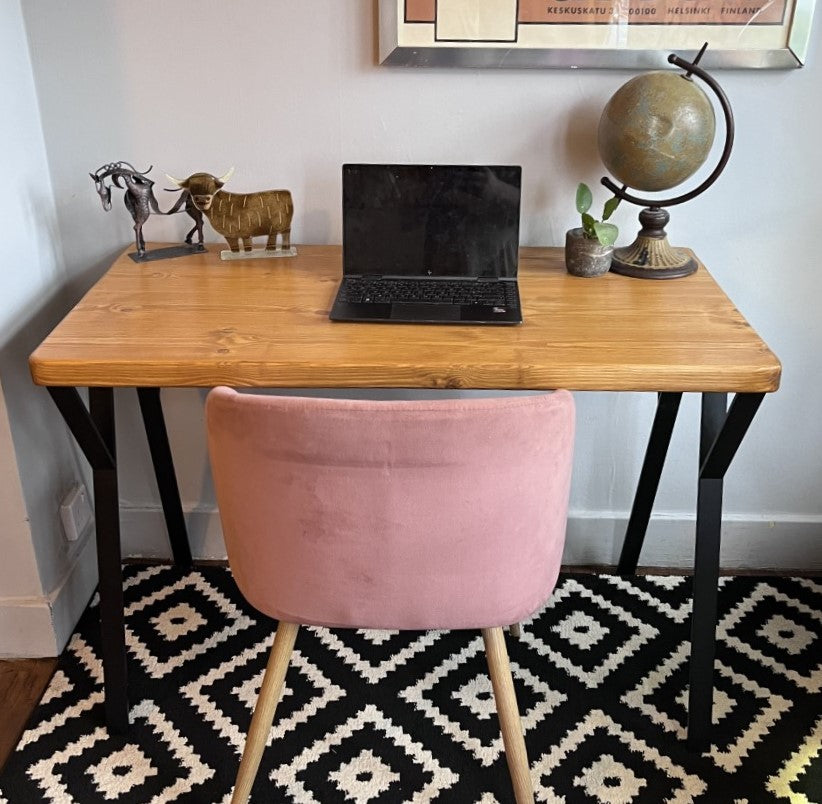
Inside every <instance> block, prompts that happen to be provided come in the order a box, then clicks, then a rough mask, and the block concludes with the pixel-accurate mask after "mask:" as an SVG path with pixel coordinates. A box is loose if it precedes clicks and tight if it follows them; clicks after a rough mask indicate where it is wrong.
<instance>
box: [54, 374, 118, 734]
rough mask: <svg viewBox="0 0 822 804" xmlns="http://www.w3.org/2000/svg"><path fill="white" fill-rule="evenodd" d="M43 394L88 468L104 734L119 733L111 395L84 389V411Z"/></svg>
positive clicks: (61, 393) (64, 396)
mask: <svg viewBox="0 0 822 804" xmlns="http://www.w3.org/2000/svg"><path fill="white" fill-rule="evenodd" d="M48 390H49V393H50V394H51V396H52V399H54V402H55V404H56V405H57V408H58V409H59V410H60V413H61V414H62V415H63V418H64V419H65V420H66V424H67V425H68V427H69V429H70V430H71V432H72V434H73V435H74V438H75V439H76V440H77V443H78V445H79V446H80V449H81V450H82V451H83V453H84V455H85V456H86V458H87V460H88V462H89V463H90V464H91V468H92V473H93V478H94V513H95V524H96V532H97V567H98V572H99V582H98V591H99V593H100V632H101V633H100V654H101V657H102V660H103V681H104V693H105V712H106V724H107V725H108V729H109V732H110V733H112V734H116V733H123V732H125V731H126V730H127V729H128V675H127V668H126V642H125V624H124V615H123V570H122V565H121V556H120V500H119V493H118V489H117V459H116V454H117V453H116V448H115V438H114V391H113V389H112V388H90V389H89V408H88V410H87V409H86V406H85V405H84V404H83V400H82V399H81V398H80V395H79V393H78V392H77V389H76V388H58V387H50V388H49V389H48Z"/></svg>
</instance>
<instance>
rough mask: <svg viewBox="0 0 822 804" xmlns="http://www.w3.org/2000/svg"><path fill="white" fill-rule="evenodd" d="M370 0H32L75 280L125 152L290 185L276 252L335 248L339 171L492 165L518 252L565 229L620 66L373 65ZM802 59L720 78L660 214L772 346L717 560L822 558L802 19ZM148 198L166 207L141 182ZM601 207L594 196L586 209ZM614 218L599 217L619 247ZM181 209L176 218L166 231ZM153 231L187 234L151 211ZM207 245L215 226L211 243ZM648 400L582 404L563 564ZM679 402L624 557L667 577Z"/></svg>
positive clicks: (813, 187)
mask: <svg viewBox="0 0 822 804" xmlns="http://www.w3.org/2000/svg"><path fill="white" fill-rule="evenodd" d="M375 14H376V12H375V3H373V2H370V0H368V1H366V0H338V1H337V2H333V3H331V2H328V0H303V2H300V3H294V2H286V1H285V0H245V2H242V3H232V4H230V6H229V5H228V4H226V3H224V2H219V0H205V1H204V0H200V1H199V2H194V0H185V1H182V0H178V2H175V3H165V2H162V1H161V0H143V2H140V3H131V2H126V1H125V0H117V1H116V2H115V1H114V0H86V2H84V3H82V4H77V3H71V4H70V3H66V2H59V1H58V0H40V1H39V2H37V3H30V4H27V5H26V7H25V18H26V24H27V29H28V34H29V40H30V47H31V53H32V61H33V67H34V76H35V80H36V84H37V89H38V94H39V99H40V108H41V114H42V123H43V131H44V135H45V142H46V150H47V153H48V158H49V166H50V174H51V180H52V185H53V188H54V193H55V198H56V211H57V219H56V224H57V231H58V233H59V238H60V242H61V243H62V255H63V259H64V261H65V265H66V267H67V269H68V272H69V276H70V277H71V279H72V282H73V283H74V284H73V285H72V286H71V290H73V291H75V292H76V291H78V290H79V289H80V288H82V287H83V286H85V285H86V284H88V283H90V282H91V281H92V280H93V279H94V277H95V276H97V275H98V274H99V272H100V271H101V270H102V268H103V267H104V266H105V264H106V263H107V261H108V260H110V258H111V256H112V255H113V254H114V253H115V252H116V251H117V249H119V248H120V247H122V246H123V245H125V244H127V243H128V242H129V239H130V237H131V228H130V221H129V218H128V216H127V214H126V213H125V210H123V209H122V208H121V201H120V200H119V199H115V208H114V210H113V211H112V212H110V213H108V214H106V213H103V211H102V209H101V208H100V205H99V202H98V200H97V198H96V195H95V194H94V192H93V188H92V186H91V181H90V179H89V178H88V175H87V173H88V171H90V170H93V169H95V168H96V167H97V166H98V165H100V164H102V163H103V162H107V161H111V160H116V159H126V160H129V161H131V162H133V163H134V164H135V165H137V166H138V167H139V168H141V169H142V168H143V167H147V166H148V165H150V164H153V165H154V166H155V168H154V172H153V173H152V176H154V177H155V179H156V180H157V182H158V187H162V186H164V184H163V178H162V174H163V172H168V173H171V174H172V175H176V176H178V177H183V176H185V175H188V174H189V173H191V172H194V171H196V170H207V171H210V172H213V173H222V172H224V171H225V170H227V169H228V167H229V166H231V165H236V168H237V170H236V174H235V177H234V178H233V179H232V180H231V189H234V190H236V191H239V192H243V191H251V190H255V189H263V188H266V187H272V186H278V187H288V188H290V189H291V190H292V192H293V195H294V198H295V203H296V213H295V220H294V240H295V241H296V242H298V243H299V242H302V243H339V242H340V238H341V227H340V203H339V198H340V165H341V163H343V162H344V161H357V160H362V161H402V162H406V161H407V162H427V161H432V162H479V163H483V162H510V163H517V164H521V165H522V166H523V176H524V194H523V214H522V224H523V225H522V242H523V244H525V245H559V244H561V243H562V242H563V236H564V232H565V230H566V229H567V228H569V227H570V226H572V225H574V224H575V214H574V212H573V193H574V188H575V186H576V184H577V182H579V181H580V180H585V181H587V182H589V184H592V185H595V184H596V183H597V182H598V179H599V177H600V176H601V174H602V167H601V165H600V162H599V159H598V157H597V154H596V145H595V130H596V122H597V120H598V117H599V114H600V111H601V109H602V107H603V106H604V104H605V102H606V101H607V99H608V98H609V97H610V95H611V94H612V93H613V92H614V91H615V90H616V89H617V88H618V87H619V86H620V85H621V84H622V83H623V82H624V81H625V80H626V79H627V78H628V77H629V75H630V73H626V72H616V71H599V72H594V71H582V70H577V71H566V70H555V71H475V70H413V69H402V68H392V69H388V68H382V67H378V66H376V41H375V37H376V34H375V31H376V18H375ZM819 16H822V15H817V20H816V23H815V35H814V37H813V42H812V47H811V53H810V60H809V63H808V65H807V66H806V67H805V68H803V69H801V70H795V71H790V72H752V71H738V72H721V73H718V74H717V75H718V78H719V79H720V81H721V82H722V84H723V86H724V88H725V90H726V91H727V94H728V95H729V96H730V98H731V100H732V103H733V105H734V111H735V114H736V122H737V144H736V148H735V151H734V153H733V156H732V158H731V162H730V165H729V167H728V169H727V170H726V172H725V173H724V175H723V176H722V177H721V179H720V181H719V182H718V183H717V184H716V185H715V187H714V188H712V189H711V190H710V191H709V192H708V193H707V194H706V195H704V196H702V197H700V198H699V199H697V200H695V201H693V202H691V203H689V204H687V205H685V206H683V207H679V208H677V209H676V210H674V211H673V216H672V224H671V226H670V227H669V232H670V236H671V240H672V242H673V244H674V245H687V246H691V247H693V248H694V249H695V250H696V251H697V253H698V254H699V255H700V256H701V258H702V259H703V260H704V261H705V262H706V263H707V265H708V266H709V267H710V268H711V270H712V271H713V273H714V275H715V276H716V278H717V279H718V280H719V282H720V284H721V285H722V286H723V287H724V288H725V289H726V291H727V292H728V293H729V294H730V296H731V297H732V298H733V299H734V301H735V302H736V304H737V305H738V307H739V308H740V309H741V310H742V312H743V313H744V314H745V315H746V316H747V317H748V319H749V320H750V321H751V323H752V324H753V325H754V326H755V327H756V328H757V330H758V331H759V332H760V333H761V335H762V336H763V337H764V338H765V340H766V341H767V342H768V343H769V344H770V345H771V347H772V348H773V349H774V351H775V352H776V353H777V354H778V355H779V357H780V358H781V359H782V361H783V364H784V380H783V387H782V390H781V391H780V392H779V393H777V394H775V395H773V397H772V398H768V399H767V400H766V402H765V404H764V406H763V408H762V410H761V412H760V414H759V415H758V417H757V419H756V421H755V423H754V426H753V428H752V430H751V432H750V434H749V437H748V438H747V439H746V442H745V444H744V445H743V447H742V449H741V450H740V453H739V455H738V457H737V460H736V462H735V464H734V466H733V467H732V469H731V471H730V472H729V475H728V482H727V493H726V506H725V510H726V513H727V517H728V519H729V522H730V527H729V528H728V529H727V531H726V533H727V537H728V538H727V539H726V543H725V550H724V553H723V561H724V563H725V564H726V565H729V566H739V565H741V566H792V567H811V566H815V567H819V566H822V526H821V525H820V523H822V502H821V501H820V500H822V496H821V495H820V494H819V489H820V484H822V461H820V458H819V455H820V452H822V419H820V418H819V417H818V416H816V415H815V414H816V408H817V405H816V400H818V399H819V398H820V396H821V395H822V379H820V373H819V372H818V370H817V366H818V350H819V347H820V345H822V323H820V318H819V317H818V316H817V315H816V304H817V299H820V298H822V272H820V270H819V268H818V265H817V262H818V260H817V252H818V247H817V245H816V241H817V232H818V224H817V223H816V222H815V218H816V217H817V210H816V205H815V200H816V199H817V198H818V197H819V187H820V184H821V183H822V159H821V158H820V155H819V154H820V149H819V146H818V141H819V136H820V134H819V132H820V131H822V106H820V105H819V103H818V102H817V101H816V99H817V97H818V92H819V86H820V84H822V53H820V52H819V50H820V47H819V46H820V42H819V39H820V37H819V35H818V34H819V30H820V21H819V19H818V17H819ZM158 195H159V196H161V197H162V196H164V194H163V193H161V192H158ZM603 200H604V198H603ZM635 215H636V210H632V209H630V208H627V207H623V208H621V209H620V210H619V211H618V214H617V223H619V224H620V225H621V226H622V227H623V230H624V232H625V234H624V237H623V241H626V242H627V241H628V240H630V239H631V238H632V237H633V232H634V231H635V227H636V223H635V221H636V218H635ZM186 220H187V219H186ZM146 228H147V230H148V236H149V238H151V239H155V240H163V239H167V240H174V239H178V238H179V237H180V235H181V233H183V232H184V231H185V229H186V228H187V222H186V221H184V220H182V219H176V220H160V219H157V220H153V221H151V222H150V223H149V225H148V226H147V227H146ZM212 240H214V241H216V240H217V238H216V237H212ZM164 399H165V402H166V406H167V416H168V421H169V428H170V431H171V434H172V436H171V437H172V448H173V449H174V451H175V455H176V459H177V467H178V474H179V477H180V481H181V486H182V490H183V495H184V498H185V504H186V507H187V508H188V509H189V510H192V511H193V512H194V513H193V514H192V516H191V524H192V527H193V532H194V538H195V542H196V543H195V549H196V551H197V552H198V553H200V554H205V555H213V554H220V553H221V551H222V545H221V542H220V540H219V531H218V528H217V527H216V521H215V517H214V515H213V511H214V503H213V495H212V492H211V487H210V480H209V477H208V469H207V462H206V459H205V449H204V444H203V434H202V401H203V394H202V392H199V391H194V390H176V391H175V390H171V391H168V392H166V393H165V395H164ZM654 401H655V400H654V398H653V397H652V395H616V394H580V395H578V404H579V436H578V448H577V457H576V472H575V482H574V488H573V493H572V494H573V496H572V508H573V509H574V512H575V516H574V519H573V521H572V527H571V530H570V534H569V543H568V550H567V553H566V557H567V559H568V560H571V561H579V562H594V561H597V562H599V561H604V562H610V561H612V560H613V559H614V558H615V555H616V551H617V545H618V542H619V533H620V531H619V528H620V527H621V519H623V518H624V517H625V515H626V512H627V510H628V508H629V507H630V502H631V495H632V492H633V488H634V484H635V481H636V476H637V473H638V470H639V465H640V461H641V456H642V453H643V450H644V445H645V440H646V438H647V433H648V429H649V426H650V421H651V418H652V415H653V407H654ZM697 411H698V403H697V400H696V399H695V398H693V399H687V400H686V401H685V402H684V403H683V410H682V412H681V414H680V416H681V418H680V422H679V423H678V425H677V429H676V432H675V436H674V442H673V444H672V451H671V455H670V461H669V465H668V467H667V468H666V472H665V475H664V477H663V482H662V486H661V489H660V494H659V499H658V506H657V513H658V515H659V522H658V523H657V524H656V525H655V526H653V530H652V533H651V536H650V537H649V545H648V549H647V551H646V552H645V553H644V554H643V560H644V561H647V562H649V563H656V564H675V563H680V564H687V563H688V561H689V560H690V556H691V549H692V548H691V542H692V526H691V524H690V519H689V518H690V516H691V512H692V511H693V506H694V501H695V472H696V438H695V435H696V429H697ZM118 412H119V414H120V422H119V423H120V427H119V431H118V433H119V436H120V439H121V442H122V444H121V447H120V452H121V455H123V456H127V460H125V461H124V462H123V463H124V466H123V477H122V497H123V502H124V505H125V507H126V509H127V510H126V515H125V517H124V539H125V544H126V550H127V551H128V552H131V553H137V554H150V553H157V552H161V551H165V550H166V548H165V545H164V535H163V533H162V529H161V528H160V527H159V526H158V523H159V521H160V520H159V515H158V514H157V509H158V502H157V495H156V492H155V490H154V488H153V482H152V479H151V470H150V463H149V460H148V454H147V449H146V447H145V444H144V439H143V437H142V434H141V432H140V422H139V416H138V414H137V412H136V406H135V404H134V402H133V399H132V395H131V394H128V393H126V392H121V393H119V394H118Z"/></svg>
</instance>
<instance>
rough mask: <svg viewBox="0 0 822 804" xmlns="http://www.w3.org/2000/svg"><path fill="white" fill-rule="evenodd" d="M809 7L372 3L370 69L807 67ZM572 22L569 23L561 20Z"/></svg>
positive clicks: (602, 1) (765, 1) (500, 0)
mask: <svg viewBox="0 0 822 804" xmlns="http://www.w3.org/2000/svg"><path fill="white" fill-rule="evenodd" d="M814 5H815V0H379V6H378V11H379V62H380V64H383V65H387V66H406V67H465V68H476V67H497V68H572V69H573V68H580V67H586V68H615V69H643V68H644V69H657V68H662V67H668V66H669V65H668V62H667V57H668V54H669V53H671V52H676V53H678V54H679V55H681V56H683V57H685V58H688V57H692V56H694V55H695V54H696V52H697V51H698V50H699V49H700V47H701V46H702V44H703V43H704V42H707V43H708V50H707V52H706V54H705V56H704V58H703V59H702V61H701V62H700V63H701V65H702V66H703V67H705V68H707V69H715V68H745V69H763V68H764V69H788V68H795V67H801V66H802V65H803V64H804V63H805V60H806V57H807V51H808V45H809V40H810V33H811V23H812V20H813V13H814ZM570 20H573V21H570Z"/></svg>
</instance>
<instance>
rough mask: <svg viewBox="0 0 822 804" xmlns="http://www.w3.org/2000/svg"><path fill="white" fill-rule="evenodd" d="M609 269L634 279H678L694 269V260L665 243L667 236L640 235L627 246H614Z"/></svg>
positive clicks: (688, 274)
mask: <svg viewBox="0 0 822 804" xmlns="http://www.w3.org/2000/svg"><path fill="white" fill-rule="evenodd" d="M611 270H612V271H613V272H614V273H615V274H622V275H623V276H633V277H636V278H637V279H678V278H679V277H681V276H690V274H692V273H693V272H694V271H696V260H695V259H694V258H693V257H691V256H690V255H689V254H688V253H687V252H685V251H683V250H682V249H678V248H673V247H672V246H671V245H669V243H668V238H667V237H663V238H662V239H661V240H660V239H659V238H653V237H643V236H642V235H640V236H639V237H637V239H636V240H634V242H633V243H631V245H630V246H625V247H623V248H617V249H614V256H613V259H612V260H611Z"/></svg>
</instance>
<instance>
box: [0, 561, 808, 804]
mask: <svg viewBox="0 0 822 804" xmlns="http://www.w3.org/2000/svg"><path fill="white" fill-rule="evenodd" d="M126 578H127V584H126V606H127V609H126V612H127V629H128V645H129V670H130V687H129V690H130V700H131V702H132V709H131V722H132V726H131V729H130V732H129V734H128V735H127V736H122V737H114V738H111V737H109V736H108V735H107V733H106V730H105V728H103V711H102V691H101V686H100V681H101V669H100V662H99V659H98V657H97V653H96V645H97V642H98V637H97V631H98V627H97V610H96V606H94V605H92V607H90V609H89V611H88V612H87V613H86V615H85V616H84V618H83V620H82V621H81V623H80V624H79V626H78V630H77V632H76V634H75V635H74V637H73V639H72V640H71V643H70V645H69V647H68V648H67V650H66V652H65V654H64V656H63V657H62V658H61V660H60V663H59V669H58V670H57V672H56V674H55V676H54V678H53V680H52V682H51V684H50V686H49V688H48V690H47V692H46V694H45V696H44V697H43V700H42V703H41V704H40V706H39V708H38V709H37V710H36V712H35V715H34V717H33V720H32V722H31V724H30V727H29V729H28V730H27V731H26V732H25V734H24V735H23V738H22V740H21V742H20V744H19V746H18V748H17V750H16V752H15V753H14V754H13V755H12V756H11V757H10V758H9V761H8V763H7V765H6V768H5V770H4V772H3V774H2V776H0V801H2V802H6V803H7V804H35V802H60V804H68V802H78V804H92V802H107V801H114V800H116V801H118V802H135V804H136V803H137V802H139V804H145V803H146V802H157V803H158V804H159V803H160V802H170V801H174V802H197V803H198V804H204V803H206V802H207V803H208V804H214V803H215V802H228V800H229V797H230V791H231V788H232V785H233V782H234V776H235V773H236V770H237V766H238V763H239V757H240V751H241V747H242V745H243V741H244V735H245V732H246V730H247V728H248V724H249V721H250V717H251V710H252V705H253V702H254V700H255V699H256V695H257V690H258V686H259V683H260V679H261V677H262V672H263V669H264V667H265V663H266V659H267V653H268V649H269V646H270V644H271V638H272V633H273V624H272V622H271V621H270V620H267V619H266V618H264V617H262V616H260V615H259V614H257V613H256V612H255V611H253V610H252V609H250V608H249V607H248V606H247V605H246V604H245V602H244V601H243V599H242V598H241V596H240V594H239V592H238V591H237V589H236V587H235V585H234V582H233V581H232V579H231V575H230V574H229V572H228V570H226V569H223V568H221V567H206V568H198V569H196V570H194V571H191V572H181V571H180V570H177V569H175V568H173V567H161V566H151V567H145V566H142V567H141V566H129V567H126ZM719 605H720V617H719V619H720V625H719V634H718V644H717V664H716V667H717V673H716V693H715V700H714V722H715V724H716V725H715V727H714V729H715V730H714V739H715V744H714V746H713V750H712V751H711V753H710V754H706V755H704V756H698V755H694V754H691V753H689V752H688V751H687V750H686V748H685V742H684V736H685V732H684V727H685V717H686V710H685V701H686V686H687V659H688V649H689V613H690V579H688V578H683V577H673V576H662V577H659V576H658V577H641V578H637V579H635V580H633V581H631V582H628V581H626V580H624V579H622V578H619V577H616V576H604V575H600V576H593V575H576V574H575V575H567V576H562V578H561V580H560V583H559V585H558V587H557V589H556V591H555V593H554V595H553V596H552V597H551V599H550V601H549V603H548V605H547V606H546V608H545V609H544V610H542V611H541V612H539V613H538V615H536V616H535V617H534V619H533V620H532V621H531V622H529V623H526V624H525V627H524V633H523V636H522V637H521V639H519V640H517V639H511V638H509V639H508V644H509V653H510V656H511V663H512V669H513V672H514V683H515V685H516V690H517V696H518V699H519V705H520V711H521V713H522V719H523V725H524V728H525V740H526V745H527V747H528V754H529V758H530V761H531V770H532V777H533V779H534V784H535V787H536V794H537V800H538V801H541V802H567V804H574V802H580V804H583V802H584V803H587V802H593V803H594V804H634V803H635V802H637V803H640V802H652V803H653V804H660V802H676V804H686V802H719V803H720V804H743V802H746V803H747V804H760V802H770V801H790V802H817V804H818V803H819V802H822V692H820V688H822V582H820V581H819V580H808V579H800V578H795V579H791V578H771V577H767V578H752V577H737V578H723V579H722V585H721V591H720V598H719ZM252 800H253V801H265V802H319V804H344V802H356V804H384V803H385V802H390V803H391V804H396V802H429V801H436V802H446V803H447V802H455V803H456V804H503V803H504V802H510V801H512V800H513V796H512V793H511V784H510V781H509V777H508V772H507V767H506V764H505V758H504V755H503V752H502V742H501V739H500V736H499V726H498V722H497V719H496V714H495V711H494V706H493V700H492V698H491V687H490V683H489V681H488V679H487V674H486V666H485V659H484V653H483V649H482V640H481V638H480V637H479V635H478V634H475V633H469V632H429V633H419V632H414V633H411V632H403V633H398V632H384V631H380V632H377V631H370V632H365V631H360V632H356V631H329V630H325V629H316V628H304V629H301V631H300V633H299V635H298V638H297V646H296V651H295V654H294V657H293V660H292V664H291V667H290V669H289V672H288V676H287V678H286V690H285V695H284V698H283V700H282V702H281V704H280V706H279V708H278V710H277V719H276V721H275V727H274V729H273V730H272V735H271V742H270V744H269V748H268V749H267V750H266V752H265V754H264V756H263V760H262V764H261V766H260V772H259V774H258V776H257V783H256V785H255V787H254V795H253V797H252Z"/></svg>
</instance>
